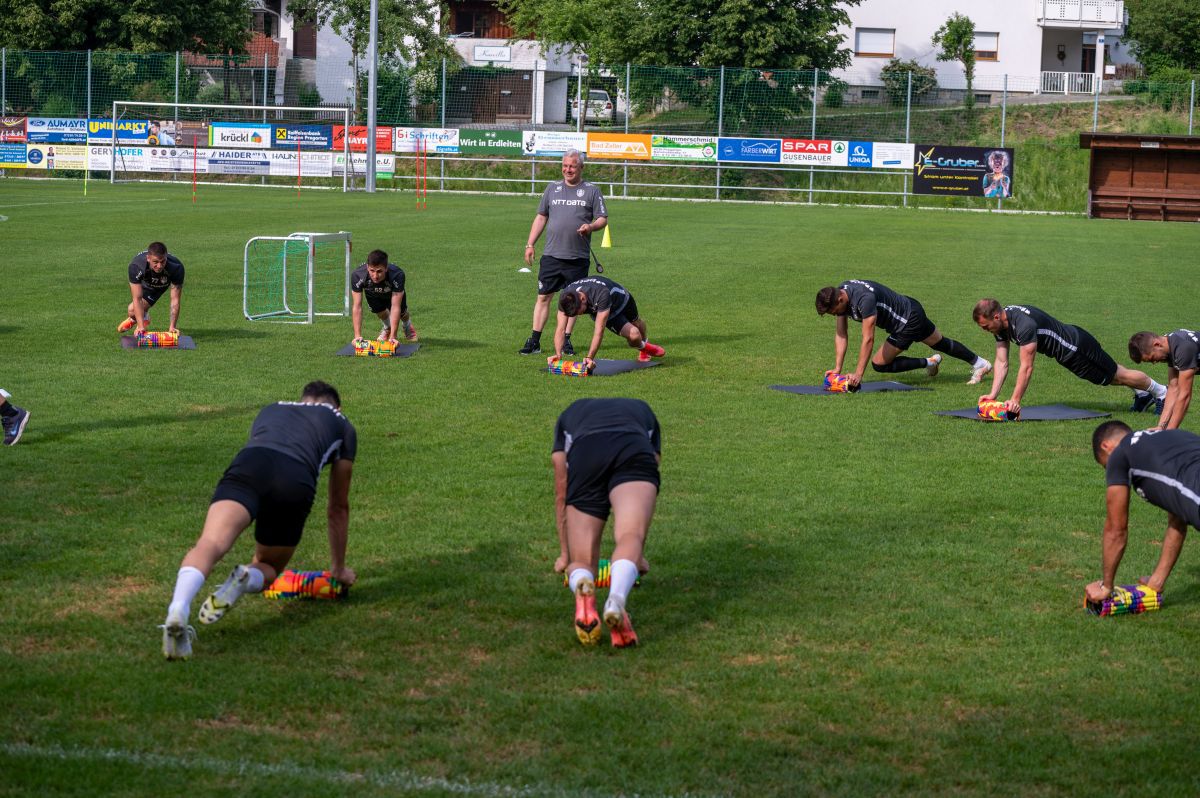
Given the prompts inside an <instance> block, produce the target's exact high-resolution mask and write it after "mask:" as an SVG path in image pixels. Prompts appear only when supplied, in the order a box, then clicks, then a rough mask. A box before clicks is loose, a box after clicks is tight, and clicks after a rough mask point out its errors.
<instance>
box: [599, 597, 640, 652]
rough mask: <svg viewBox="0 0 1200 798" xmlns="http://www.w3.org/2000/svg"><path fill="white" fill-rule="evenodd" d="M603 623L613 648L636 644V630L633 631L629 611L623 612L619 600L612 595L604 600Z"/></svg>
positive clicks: (623, 608)
mask: <svg viewBox="0 0 1200 798" xmlns="http://www.w3.org/2000/svg"><path fill="white" fill-rule="evenodd" d="M604 623H605V625H606V626H607V627H608V633H609V636H610V637H611V638H612V644H613V648H629V647H630V646H636V645H637V644H638V638H637V632H635V631H633V624H632V623H630V621H629V613H627V612H625V607H624V606H623V605H622V604H621V602H619V601H617V600H616V599H615V598H613V597H612V596H609V597H608V601H606V602H604Z"/></svg>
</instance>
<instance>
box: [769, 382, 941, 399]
mask: <svg viewBox="0 0 1200 798" xmlns="http://www.w3.org/2000/svg"><path fill="white" fill-rule="evenodd" d="M771 390H773V391H784V392H786V393H799V394H804V395H805V396H836V395H840V392H834V391H827V390H825V387H824V386H822V385H772V386H771ZM931 390H933V389H932V388H925V387H923V386H920V385H909V384H907V383H904V382H888V381H884V382H864V383H863V384H862V387H861V388H859V389H858V391H856V393H877V392H879V391H931Z"/></svg>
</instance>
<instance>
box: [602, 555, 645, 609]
mask: <svg viewBox="0 0 1200 798" xmlns="http://www.w3.org/2000/svg"><path fill="white" fill-rule="evenodd" d="M637 578H638V569H637V564H636V563H634V562H633V561H632V560H616V561H614V562H613V564H612V570H611V572H610V576H609V579H610V580H611V581H610V582H609V584H610V587H609V589H608V595H609V596H610V597H612V598H616V599H619V600H620V601H621V606H625V601H626V599H628V598H629V591H630V590H632V589H633V583H634V582H636V581H637Z"/></svg>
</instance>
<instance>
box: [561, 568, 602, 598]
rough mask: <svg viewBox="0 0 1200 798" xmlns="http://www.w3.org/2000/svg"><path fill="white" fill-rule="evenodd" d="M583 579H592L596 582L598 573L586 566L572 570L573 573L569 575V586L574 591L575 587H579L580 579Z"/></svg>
mask: <svg viewBox="0 0 1200 798" xmlns="http://www.w3.org/2000/svg"><path fill="white" fill-rule="evenodd" d="M581 579H590V580H592V581H593V582H595V581H596V575H595V574H593V573H592V572H591V571H589V570H588V569H586V568H576V569H575V570H574V571H572V572H571V575H570V576H569V577H567V588H568V589H569V590H570V591H571V592H572V593H574V592H575V589H576V588H578V587H579V580H581Z"/></svg>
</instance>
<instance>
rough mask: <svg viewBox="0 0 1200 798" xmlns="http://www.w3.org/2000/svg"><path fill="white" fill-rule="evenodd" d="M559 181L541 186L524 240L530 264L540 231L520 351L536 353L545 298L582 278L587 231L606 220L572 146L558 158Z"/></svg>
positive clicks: (567, 347) (569, 351)
mask: <svg viewBox="0 0 1200 798" xmlns="http://www.w3.org/2000/svg"><path fill="white" fill-rule="evenodd" d="M562 174H563V179H562V180H556V181H554V182H553V183H551V184H550V185H548V186H546V190H545V192H543V194H542V201H541V203H540V204H539V205H538V212H537V216H534V217H533V224H532V225H531V226H530V228H529V240H528V242H527V243H526V244H525V262H526V263H527V264H529V265H530V266H532V265H533V253H534V245H535V244H536V243H537V240H538V239H539V238H540V237H541V235H542V231H543V230H545V231H546V246H545V248H544V249H543V250H542V259H541V262H540V263H539V264H538V295H537V301H536V302H535V303H534V305H533V330H532V332H530V334H529V340H527V341H526V342H525V346H523V347H521V349H520V354H522V355H532V354H535V353H537V352H541V351H542V328H543V327H545V326H546V319H547V318H549V316H550V301H551V299H552V298H553V297H554V295H555V294H556V293H557V292H558V291H559V289H561V288H562V287H563V286H565V285H566V284H567V283H573V282H575V281H576V280H579V279H582V278H584V277H587V273H588V248H589V241H590V240H591V235H592V233H594V232H596V231H597V230H602V229H604V226H605V225H607V224H608V209H607V208H605V207H604V197H603V196H601V194H600V189H598V188H596V187H595V186H594V185H592V184H591V183H588V182H586V181H585V180H584V179H583V156H582V155H581V154H580V153H579V151H578V150H567V151H566V152H565V153H564V154H563V159H562ZM574 322H575V319H573V318H572V319H570V324H569V325H568V326H567V338H566V342H565V343H564V345H563V351H562V353H563V354H564V355H573V354H575V348H574V347H573V346H571V330H572V329H573V328H574V326H575V323H574Z"/></svg>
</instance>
